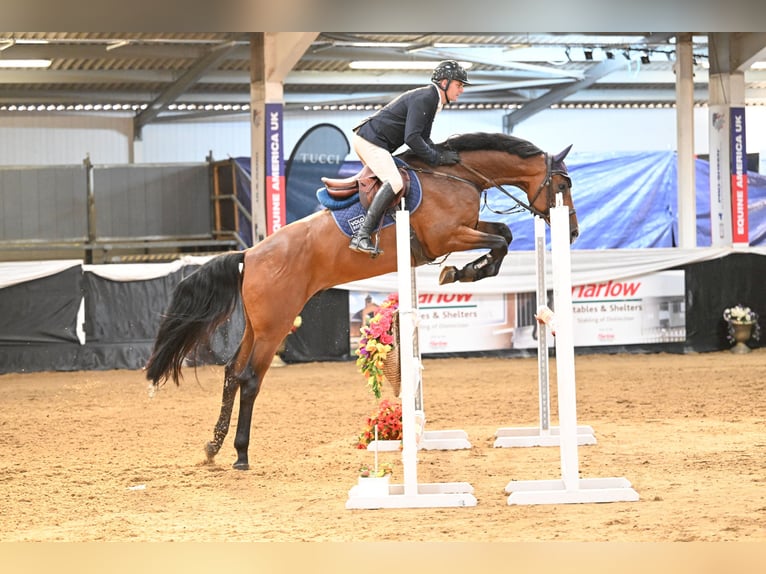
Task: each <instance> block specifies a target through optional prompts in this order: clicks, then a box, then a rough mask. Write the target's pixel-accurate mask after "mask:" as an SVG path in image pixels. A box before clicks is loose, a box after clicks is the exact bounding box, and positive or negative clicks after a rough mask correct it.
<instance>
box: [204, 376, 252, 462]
mask: <svg viewBox="0 0 766 574" xmlns="http://www.w3.org/2000/svg"><path fill="white" fill-rule="evenodd" d="M248 369H249V367H248ZM239 385H240V379H239V378H238V377H237V376H236V374H235V373H234V370H233V366H232V364H231V363H229V364H228V365H226V370H225V374H224V381H223V399H222V400H221V414H219V415H218V421H217V422H216V423H215V428H214V429H213V440H211V441H210V442H209V443H207V444H206V445H205V455H206V456H207V462H208V464H212V463H213V460H214V459H215V455H217V454H218V451H219V450H221V445H223V441H224V439H225V438H226V434H227V433H228V432H229V424H230V422H231V412H232V410H233V409H234V398H235V397H236V396H237V389H238V388H239Z"/></svg>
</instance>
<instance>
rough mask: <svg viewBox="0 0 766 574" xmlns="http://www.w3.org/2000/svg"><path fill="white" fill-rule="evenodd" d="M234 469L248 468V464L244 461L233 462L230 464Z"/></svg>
mask: <svg viewBox="0 0 766 574" xmlns="http://www.w3.org/2000/svg"><path fill="white" fill-rule="evenodd" d="M231 467H232V468H233V469H234V470H250V465H249V464H247V463H246V462H235V463H234V464H232V465H231Z"/></svg>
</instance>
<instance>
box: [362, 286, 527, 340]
mask: <svg viewBox="0 0 766 574" xmlns="http://www.w3.org/2000/svg"><path fill="white" fill-rule="evenodd" d="M388 295H389V294H388V293H379V292H374V293H362V292H358V291H351V292H349V316H350V321H349V326H350V329H349V333H350V345H351V350H352V352H353V351H355V350H356V348H357V346H358V344H359V332H360V329H361V327H362V325H365V324H366V323H367V322H369V320H370V319H371V318H372V317H373V316H374V315H375V313H376V312H377V308H378V305H380V304H381V303H382V302H383V301H385V299H386V297H388ZM513 298H514V296H513V295H512V294H507V295H499V294H489V295H482V294H473V293H439V294H437V293H419V294H418V317H419V322H418V334H419V337H418V345H419V348H420V352H421V353H458V352H470V351H486V350H495V349H509V348H510V347H511V338H512V336H513Z"/></svg>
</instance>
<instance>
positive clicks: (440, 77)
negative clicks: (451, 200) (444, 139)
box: [349, 60, 470, 257]
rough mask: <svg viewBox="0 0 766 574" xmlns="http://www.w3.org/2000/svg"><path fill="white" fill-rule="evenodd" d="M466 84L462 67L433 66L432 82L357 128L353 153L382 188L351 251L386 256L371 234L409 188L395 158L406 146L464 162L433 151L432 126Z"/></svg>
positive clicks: (441, 160) (442, 161)
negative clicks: (446, 105)
mask: <svg viewBox="0 0 766 574" xmlns="http://www.w3.org/2000/svg"><path fill="white" fill-rule="evenodd" d="M466 85H470V84H469V82H468V75H467V74H466V72H465V70H464V69H463V68H462V67H461V66H460V64H458V63H457V62H456V61H455V60H445V61H443V62H440V63H439V64H438V65H437V66H436V68H434V71H433V73H432V74H431V83H430V84H428V85H426V86H422V87H419V88H415V89H413V90H409V91H408V92H404V93H403V94H401V95H400V96H399V97H397V98H396V99H394V100H393V101H391V102H390V103H389V104H388V105H386V106H385V107H383V108H381V109H380V110H378V111H377V112H375V113H374V114H373V115H371V116H369V117H368V118H366V119H365V120H364V121H363V122H362V123H361V124H359V125H358V126H356V127H355V128H354V130H353V131H354V136H353V140H352V144H353V146H354V151H355V152H356V154H357V155H358V156H359V159H360V160H361V161H362V163H363V164H365V165H367V166H368V167H369V168H370V169H371V170H372V172H373V173H374V174H375V175H376V176H377V177H378V179H380V181H381V182H382V185H381V187H380V189H379V190H378V192H377V194H376V195H375V197H374V198H373V200H372V203H370V207H369V209H368V210H367V215H366V217H365V219H364V222H363V223H362V225H361V226H360V227H359V229H357V231H356V232H355V233H354V236H353V237H352V238H351V243H350V244H349V248H350V249H352V250H353V251H359V252H361V253H370V254H371V255H372V257H376V256H377V255H378V254H379V253H382V251H380V250H378V249H377V247H376V246H375V245H374V244H373V243H372V240H371V238H370V236H371V235H372V233H373V231H375V229H377V228H378V224H379V222H380V219H381V217H382V216H383V212H384V211H385V210H386V208H387V207H388V206H389V205H390V204H391V202H392V201H393V200H394V198H395V197H396V195H397V194H398V193H399V192H400V191H401V190H402V187H404V183H403V182H402V176H401V174H400V173H399V170H398V169H397V167H396V164H395V163H394V158H393V155H392V154H393V152H394V151H396V150H397V149H398V148H399V147H400V146H401V145H402V144H404V143H406V144H407V146H408V147H409V148H410V149H411V150H412V151H414V152H415V153H416V154H417V155H418V156H420V157H421V158H422V159H423V160H424V161H426V162H427V163H428V164H430V165H451V164H454V163H457V162H458V161H459V159H460V157H459V156H458V153H457V152H456V151H452V150H444V151H438V150H437V149H436V148H435V147H434V143H433V142H432V141H431V125H432V124H433V121H434V117H435V116H436V114H437V112H439V111H440V110H441V109H442V106H443V105H444V104H449V103H452V102H454V101H457V99H458V97H460V94H462V93H463V86H466Z"/></svg>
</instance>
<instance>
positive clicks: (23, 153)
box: [0, 113, 132, 166]
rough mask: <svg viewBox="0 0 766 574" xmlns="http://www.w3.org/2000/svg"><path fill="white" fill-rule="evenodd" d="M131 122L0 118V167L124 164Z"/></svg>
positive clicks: (81, 117) (59, 117) (65, 117)
mask: <svg viewBox="0 0 766 574" xmlns="http://www.w3.org/2000/svg"><path fill="white" fill-rule="evenodd" d="M131 133H132V120H131V119H130V118H129V117H124V116H123V117H120V116H116V115H104V116H94V115H85V114H50V115H48V114H35V113H30V114H7V115H2V116H0V165H18V166H21V165H60V164H69V165H72V164H81V163H82V162H83V160H84V159H85V157H86V156H88V155H90V160H91V162H92V163H94V164H95V163H101V164H104V163H127V161H128V158H129V155H128V152H129V145H128V144H129V142H130V134H131Z"/></svg>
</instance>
